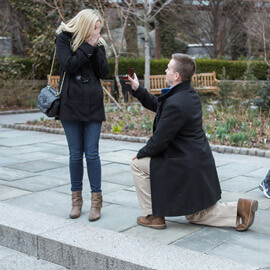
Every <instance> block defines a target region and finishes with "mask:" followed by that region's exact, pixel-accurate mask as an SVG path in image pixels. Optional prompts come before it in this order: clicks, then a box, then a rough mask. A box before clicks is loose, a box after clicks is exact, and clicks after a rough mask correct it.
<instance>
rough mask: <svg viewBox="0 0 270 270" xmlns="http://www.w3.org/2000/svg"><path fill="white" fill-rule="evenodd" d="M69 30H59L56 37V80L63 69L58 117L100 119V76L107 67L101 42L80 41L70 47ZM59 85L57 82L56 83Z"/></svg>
mask: <svg viewBox="0 0 270 270" xmlns="http://www.w3.org/2000/svg"><path fill="white" fill-rule="evenodd" d="M71 39H72V34H71V33H67V32H63V33H61V34H59V35H58V36H57V38H56V48H57V58H58V62H59V63H60V69H61V70H60V73H61V77H60V84H61V82H62V78H63V74H64V72H66V75H65V79H64V84H63V89H62V94H61V98H60V116H59V119H60V120H76V121H104V120H105V112H104V104H103V90H102V87H101V84H100V79H102V78H104V77H105V76H106V75H107V74H108V71H109V68H108V63H107V59H106V54H105V49H104V46H96V47H93V46H91V45H90V44H88V43H86V42H84V43H83V44H82V45H81V46H80V47H79V48H78V49H77V50H76V51H75V52H73V51H72V50H71V46H70V44H71ZM59 87H60V85H59Z"/></svg>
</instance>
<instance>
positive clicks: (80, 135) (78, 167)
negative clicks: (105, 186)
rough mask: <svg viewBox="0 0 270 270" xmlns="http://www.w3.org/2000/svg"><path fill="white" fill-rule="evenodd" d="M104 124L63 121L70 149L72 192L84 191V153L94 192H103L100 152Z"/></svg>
mask: <svg viewBox="0 0 270 270" xmlns="http://www.w3.org/2000/svg"><path fill="white" fill-rule="evenodd" d="M101 124H102V122H83V121H62V125H63V127H64V130H65V133H66V138H67V142H68V147H69V170H70V178H71V191H80V190H82V185H83V184H82V180H83V153H85V158H86V163H87V172H88V178H89V182H90V187H91V191H92V192H95V193H96V192H101V165H100V159H99V152H98V143H99V137H100V130H101Z"/></svg>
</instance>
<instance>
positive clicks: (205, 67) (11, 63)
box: [0, 55, 267, 80]
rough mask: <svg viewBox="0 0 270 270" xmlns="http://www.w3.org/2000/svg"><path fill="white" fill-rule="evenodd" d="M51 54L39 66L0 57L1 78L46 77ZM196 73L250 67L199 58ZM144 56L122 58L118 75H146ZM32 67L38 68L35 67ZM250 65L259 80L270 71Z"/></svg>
mask: <svg viewBox="0 0 270 270" xmlns="http://www.w3.org/2000/svg"><path fill="white" fill-rule="evenodd" d="M51 60H52V55H50V57H49V56H48V57H44V60H43V63H39V64H38V65H36V64H35V63H34V61H33V58H29V57H25V58H22V57H15V56H11V57H1V58H0V61H1V62H2V64H1V66H0V79H7V78H14V77H16V78H20V79H24V78H32V79H46V76H47V74H48V73H49V72H50V66H51ZM169 61H170V60H169V59H165V58H164V59H151V62H150V73H151V75H159V74H165V70H166V68H167V65H168V63H169ZM195 61H196V65H197V72H196V73H202V72H212V71H216V73H217V78H219V79H222V76H223V73H224V69H226V77H227V79H231V80H235V79H240V78H241V77H243V75H244V73H245V71H246V70H247V66H248V61H227V60H221V59H196V60H195ZM108 63H109V67H110V72H109V75H108V76H107V79H112V78H113V75H114V65H115V59H114V58H109V59H108ZM144 63H145V60H144V58H137V59H136V58H125V57H122V58H120V62H119V74H127V69H128V68H129V67H133V68H134V69H135V72H136V74H137V76H138V78H139V79H143V78H144ZM33 66H35V67H36V66H38V68H35V69H33V68H32V67H33ZM250 68H251V69H252V71H253V73H254V76H255V77H256V78H257V79H259V80H265V79H266V74H267V65H266V64H265V63H264V62H263V61H251V62H250ZM58 73H59V65H58V64H57V63H56V64H55V67H54V74H58Z"/></svg>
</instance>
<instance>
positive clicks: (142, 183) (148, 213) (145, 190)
mask: <svg viewBox="0 0 270 270" xmlns="http://www.w3.org/2000/svg"><path fill="white" fill-rule="evenodd" d="M131 172H132V175H133V179H134V183H135V188H136V192H137V197H138V201H139V205H140V207H141V210H142V214H143V216H140V217H138V218H137V222H138V224H139V225H142V226H146V227H151V228H154V229H165V228H166V223H165V219H164V217H155V216H153V214H152V201H151V187H150V158H149V157H145V158H141V159H134V160H132V162H131Z"/></svg>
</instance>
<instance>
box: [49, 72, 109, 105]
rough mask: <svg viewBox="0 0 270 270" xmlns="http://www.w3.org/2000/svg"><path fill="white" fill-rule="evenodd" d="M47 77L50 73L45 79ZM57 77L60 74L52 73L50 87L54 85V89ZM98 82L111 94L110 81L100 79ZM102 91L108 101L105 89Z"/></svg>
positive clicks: (57, 82)
mask: <svg viewBox="0 0 270 270" xmlns="http://www.w3.org/2000/svg"><path fill="white" fill-rule="evenodd" d="M49 77H50V75H49V74H48V75H47V80H48V81H49ZM59 79H60V76H58V75H53V76H51V83H50V85H51V86H52V87H54V88H55V89H56V90H58V85H59ZM100 83H101V85H102V86H104V87H105V88H106V89H107V90H108V92H109V93H110V94H111V92H112V90H111V83H110V82H104V81H102V80H100ZM103 93H104V97H107V101H109V99H110V97H109V96H108V95H107V94H106V93H105V91H104V90H103Z"/></svg>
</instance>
